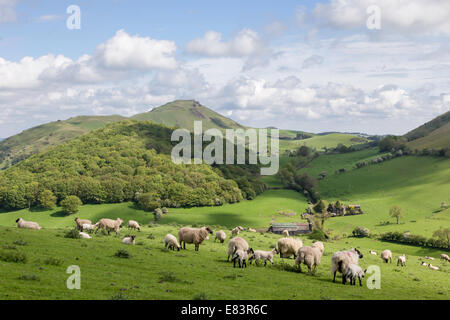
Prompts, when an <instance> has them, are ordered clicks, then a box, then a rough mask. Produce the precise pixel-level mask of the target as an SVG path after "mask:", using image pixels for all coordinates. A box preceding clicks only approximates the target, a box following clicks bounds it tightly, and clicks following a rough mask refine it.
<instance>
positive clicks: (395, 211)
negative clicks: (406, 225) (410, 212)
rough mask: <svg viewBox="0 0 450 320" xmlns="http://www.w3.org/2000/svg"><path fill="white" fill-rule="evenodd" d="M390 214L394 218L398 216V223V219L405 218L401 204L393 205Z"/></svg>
mask: <svg viewBox="0 0 450 320" xmlns="http://www.w3.org/2000/svg"><path fill="white" fill-rule="evenodd" d="M389 215H390V216H391V217H392V218H396V219H397V224H398V220H399V219H400V218H403V214H402V208H400V207H399V206H393V207H391V209H389Z"/></svg>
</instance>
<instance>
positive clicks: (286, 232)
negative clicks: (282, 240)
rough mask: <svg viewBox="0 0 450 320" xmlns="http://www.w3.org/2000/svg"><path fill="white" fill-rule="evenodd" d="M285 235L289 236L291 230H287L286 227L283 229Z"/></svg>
mask: <svg viewBox="0 0 450 320" xmlns="http://www.w3.org/2000/svg"><path fill="white" fill-rule="evenodd" d="M283 236H285V237H289V231H288V230H286V229H284V230H283Z"/></svg>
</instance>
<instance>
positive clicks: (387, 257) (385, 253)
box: [381, 250, 392, 263]
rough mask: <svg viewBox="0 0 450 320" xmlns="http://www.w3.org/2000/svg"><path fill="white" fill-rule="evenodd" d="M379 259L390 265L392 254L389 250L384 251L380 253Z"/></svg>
mask: <svg viewBox="0 0 450 320" xmlns="http://www.w3.org/2000/svg"><path fill="white" fill-rule="evenodd" d="M381 259H383V261H384V262H386V263H388V261H390V262H391V263H392V252H391V250H384V251H383V252H382V253H381Z"/></svg>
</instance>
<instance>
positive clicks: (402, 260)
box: [397, 254, 406, 267]
mask: <svg viewBox="0 0 450 320" xmlns="http://www.w3.org/2000/svg"><path fill="white" fill-rule="evenodd" d="M398 265H401V266H402V267H406V254H403V255H401V256H399V257H398V258H397V266H398Z"/></svg>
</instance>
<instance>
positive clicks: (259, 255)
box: [248, 248, 278, 267]
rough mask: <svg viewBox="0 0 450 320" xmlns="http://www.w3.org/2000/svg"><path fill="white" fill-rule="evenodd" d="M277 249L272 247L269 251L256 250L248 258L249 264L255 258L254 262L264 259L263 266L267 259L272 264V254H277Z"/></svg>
mask: <svg viewBox="0 0 450 320" xmlns="http://www.w3.org/2000/svg"><path fill="white" fill-rule="evenodd" d="M277 253H278V252H277V249H275V248H274V249H272V250H271V251H262V250H256V251H255V252H254V253H253V255H252V256H251V257H250V259H248V261H249V262H250V264H252V262H253V260H255V264H256V262H257V261H258V260H264V267H265V266H266V265H267V261H270V262H271V263H272V264H273V256H274V255H275V254H277Z"/></svg>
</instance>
